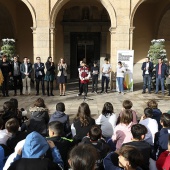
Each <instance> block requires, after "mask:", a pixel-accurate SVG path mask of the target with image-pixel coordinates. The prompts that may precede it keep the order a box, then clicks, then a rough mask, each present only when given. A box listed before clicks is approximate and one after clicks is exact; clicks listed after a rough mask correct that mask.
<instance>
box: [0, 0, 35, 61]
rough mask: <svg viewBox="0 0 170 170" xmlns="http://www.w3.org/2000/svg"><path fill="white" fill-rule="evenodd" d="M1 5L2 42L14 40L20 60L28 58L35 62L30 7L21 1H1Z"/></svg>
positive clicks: (0, 27) (0, 26)
mask: <svg viewBox="0 0 170 170" xmlns="http://www.w3.org/2000/svg"><path fill="white" fill-rule="evenodd" d="M0 4H1V5H0V8H1V9H0V17H1V18H0V40H1V39H2V38H14V39H15V40H16V51H17V54H19V56H20V60H21V61H22V59H23V57H28V58H30V59H31V61H33V35H32V30H31V28H30V27H32V26H33V20H32V16H31V13H30V11H29V9H28V7H27V6H26V5H25V4H24V2H22V1H20V0H14V1H10V0H6V1H3V0H0Z"/></svg>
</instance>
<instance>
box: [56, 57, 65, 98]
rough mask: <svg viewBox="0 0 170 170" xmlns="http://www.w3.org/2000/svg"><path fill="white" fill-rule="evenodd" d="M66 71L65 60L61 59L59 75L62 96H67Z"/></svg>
mask: <svg viewBox="0 0 170 170" xmlns="http://www.w3.org/2000/svg"><path fill="white" fill-rule="evenodd" d="M66 70H67V64H66V63H65V61H64V59H63V58H60V61H59V63H58V74H57V78H58V83H59V90H60V96H65V91H66V83H67V72H66Z"/></svg>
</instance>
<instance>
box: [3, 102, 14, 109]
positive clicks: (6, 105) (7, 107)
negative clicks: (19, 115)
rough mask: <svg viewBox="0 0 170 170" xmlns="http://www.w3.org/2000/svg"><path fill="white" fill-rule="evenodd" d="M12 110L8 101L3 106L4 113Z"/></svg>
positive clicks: (11, 105)
mask: <svg viewBox="0 0 170 170" xmlns="http://www.w3.org/2000/svg"><path fill="white" fill-rule="evenodd" d="M12 109H13V104H12V102H10V101H7V102H5V103H4V104H3V110H4V112H7V111H11V110H12Z"/></svg>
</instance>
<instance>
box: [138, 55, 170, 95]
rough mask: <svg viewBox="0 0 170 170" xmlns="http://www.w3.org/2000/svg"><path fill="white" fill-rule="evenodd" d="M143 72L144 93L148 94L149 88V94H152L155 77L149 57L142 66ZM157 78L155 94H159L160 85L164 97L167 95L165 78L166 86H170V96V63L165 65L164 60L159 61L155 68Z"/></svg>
mask: <svg viewBox="0 0 170 170" xmlns="http://www.w3.org/2000/svg"><path fill="white" fill-rule="evenodd" d="M141 69H142V70H143V91H142V93H146V88H147V87H148V93H149V94H151V83H152V77H153V70H154V65H153V63H152V62H151V61H150V58H149V57H146V59H145V62H143V64H142V68H141ZM155 76H156V90H155V94H158V91H159V88H160V84H161V91H162V95H165V78H166V84H167V85H168V96H170V62H169V64H168V65H167V64H165V63H163V59H162V58H159V59H158V64H157V65H156V67H155Z"/></svg>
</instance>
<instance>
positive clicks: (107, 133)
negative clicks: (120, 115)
mask: <svg viewBox="0 0 170 170" xmlns="http://www.w3.org/2000/svg"><path fill="white" fill-rule="evenodd" d="M116 121H117V116H116V114H115V113H114V109H113V105H112V104H111V103H109V102H106V103H105V104H104V106H103V110H102V114H101V115H100V116H99V117H98V118H97V119H96V124H97V125H100V126H101V130H102V135H103V137H105V138H107V137H111V136H112V135H113V130H114V128H115V126H116Z"/></svg>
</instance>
